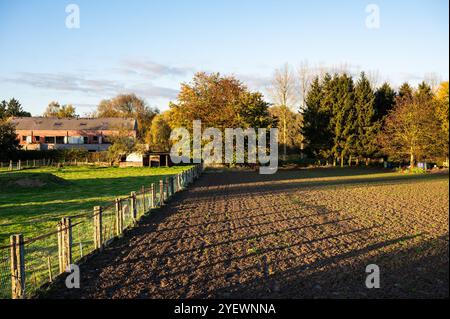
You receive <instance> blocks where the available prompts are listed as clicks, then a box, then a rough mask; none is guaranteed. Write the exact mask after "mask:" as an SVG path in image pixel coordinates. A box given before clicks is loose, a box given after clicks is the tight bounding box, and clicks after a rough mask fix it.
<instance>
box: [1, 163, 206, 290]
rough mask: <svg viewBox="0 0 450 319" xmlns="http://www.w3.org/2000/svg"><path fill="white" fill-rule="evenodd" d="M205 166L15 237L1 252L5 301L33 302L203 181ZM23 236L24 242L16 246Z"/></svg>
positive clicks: (2, 285) (167, 178) (198, 166)
mask: <svg viewBox="0 0 450 319" xmlns="http://www.w3.org/2000/svg"><path fill="white" fill-rule="evenodd" d="M202 171H203V167H202V165H197V166H195V167H193V168H190V169H188V170H186V171H183V172H182V173H180V174H177V175H172V176H170V177H166V178H164V179H161V180H160V182H159V184H152V185H147V186H143V187H142V188H141V189H140V190H139V191H136V192H132V193H131V194H130V196H127V197H121V198H117V199H116V200H115V201H114V202H112V203H109V204H108V205H105V206H102V207H100V206H97V207H93V209H92V211H89V212H82V213H80V214H78V215H77V216H71V217H64V218H63V219H62V220H61V221H60V222H59V223H57V224H56V223H55V228H54V230H53V231H50V232H48V233H45V234H43V235H40V236H38V237H35V238H31V239H27V238H25V239H24V238H23V236H22V235H14V236H11V244H10V245H7V246H3V247H0V298H1V299H8V298H28V297H32V296H33V295H35V294H36V293H37V292H38V290H39V289H40V287H42V286H43V285H44V284H47V283H51V282H52V281H53V280H55V278H56V277H57V276H59V275H60V274H62V273H64V272H65V271H66V269H67V266H68V265H69V264H72V263H78V262H80V261H81V260H82V259H83V258H84V257H86V256H88V255H90V254H92V253H94V252H95V251H96V250H98V249H100V248H102V247H104V246H107V245H109V244H110V243H111V242H112V241H113V240H114V238H116V237H118V236H121V235H122V234H123V232H124V230H126V229H127V228H131V227H133V226H135V225H136V223H137V221H139V219H140V218H141V217H142V216H144V215H145V214H148V213H150V212H151V211H152V209H155V208H158V207H161V206H162V205H163V204H164V203H166V202H167V201H168V200H169V199H170V197H171V196H172V195H174V194H175V193H176V192H178V191H180V190H182V189H184V188H186V187H187V186H188V185H189V184H190V183H192V182H193V181H194V179H196V178H197V177H199V176H200V174H201V172H202ZM17 236H20V240H18V241H17V240H16V241H14V239H17Z"/></svg>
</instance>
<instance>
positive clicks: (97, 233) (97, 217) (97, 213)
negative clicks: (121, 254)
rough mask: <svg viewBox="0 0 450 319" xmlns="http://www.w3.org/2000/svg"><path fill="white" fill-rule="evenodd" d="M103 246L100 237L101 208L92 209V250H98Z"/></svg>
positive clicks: (101, 237)
mask: <svg viewBox="0 0 450 319" xmlns="http://www.w3.org/2000/svg"><path fill="white" fill-rule="evenodd" d="M102 245H103V236H102V207H101V206H95V207H94V249H96V250H97V249H100V248H101V247H102Z"/></svg>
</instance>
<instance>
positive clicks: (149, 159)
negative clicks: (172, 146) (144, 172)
mask: <svg viewBox="0 0 450 319" xmlns="http://www.w3.org/2000/svg"><path fill="white" fill-rule="evenodd" d="M162 166H167V167H171V166H173V162H172V160H171V159H170V153H169V152H160V153H158V152H145V153H144V154H141V153H131V154H129V155H128V156H127V157H126V159H125V161H122V162H121V163H120V167H162Z"/></svg>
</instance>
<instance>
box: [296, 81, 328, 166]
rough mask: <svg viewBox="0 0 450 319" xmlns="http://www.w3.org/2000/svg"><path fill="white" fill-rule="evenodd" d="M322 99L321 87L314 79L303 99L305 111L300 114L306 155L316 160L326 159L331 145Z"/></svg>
mask: <svg viewBox="0 0 450 319" xmlns="http://www.w3.org/2000/svg"><path fill="white" fill-rule="evenodd" d="M327 78H329V77H327ZM325 81H326V80H325ZM323 98H324V92H323V87H322V84H321V83H320V80H319V77H316V78H315V79H314V80H313V82H312V83H311V86H310V88H309V91H308V94H307V96H306V98H305V109H304V110H303V112H302V115H303V127H302V134H303V136H304V138H305V142H306V144H307V146H306V151H307V153H308V155H309V156H312V157H314V158H318V159H327V158H328V156H329V154H328V152H327V151H328V150H329V148H330V144H331V143H330V139H331V132H330V130H329V123H330V113H329V112H328V111H327V110H326V109H325V108H324V107H323V106H322V100H323Z"/></svg>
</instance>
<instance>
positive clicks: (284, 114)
mask: <svg viewBox="0 0 450 319" xmlns="http://www.w3.org/2000/svg"><path fill="white" fill-rule="evenodd" d="M286 144H287V123H286V106H284V107H283V160H284V161H286V156H287V150H286Z"/></svg>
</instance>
